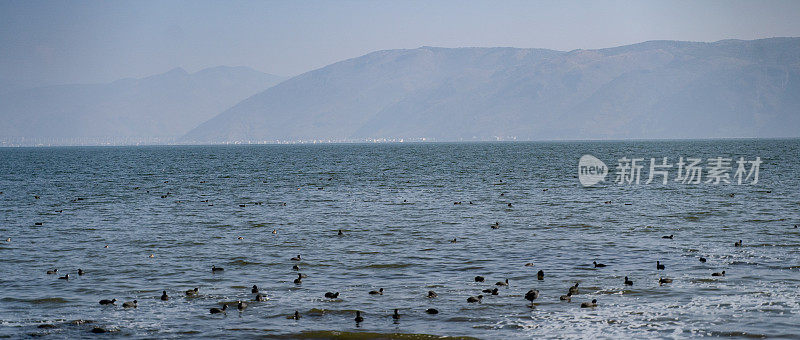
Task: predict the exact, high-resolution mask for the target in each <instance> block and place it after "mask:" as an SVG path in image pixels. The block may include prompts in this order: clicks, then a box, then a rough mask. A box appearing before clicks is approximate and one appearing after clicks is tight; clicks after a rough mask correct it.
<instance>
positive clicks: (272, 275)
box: [0, 140, 800, 338]
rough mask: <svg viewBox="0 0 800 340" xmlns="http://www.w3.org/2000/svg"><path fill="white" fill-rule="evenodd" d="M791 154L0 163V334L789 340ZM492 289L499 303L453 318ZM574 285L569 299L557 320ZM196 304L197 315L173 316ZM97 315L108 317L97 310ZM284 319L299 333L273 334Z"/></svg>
mask: <svg viewBox="0 0 800 340" xmlns="http://www.w3.org/2000/svg"><path fill="white" fill-rule="evenodd" d="M583 154H593V155H595V156H597V157H598V158H600V159H602V160H603V161H605V162H606V163H607V164H608V165H609V166H611V167H612V168H613V167H614V166H615V165H616V160H617V159H619V158H621V157H623V156H626V157H628V158H630V157H634V156H635V157H643V158H645V159H647V162H648V163H647V166H649V158H650V157H656V158H660V157H664V156H668V157H670V161H671V162H673V163H674V161H675V160H677V158H678V157H679V156H683V157H702V158H704V159H707V158H713V157H717V156H722V157H736V158H738V157H739V156H743V157H745V158H746V159H748V160H752V159H754V158H755V157H757V156H758V157H761V159H762V160H763V161H764V163H763V164H762V165H761V169H760V178H759V182H758V184H756V185H735V184H728V185H711V184H698V185H690V184H681V183H675V182H673V181H670V183H669V184H667V185H666V186H665V185H661V184H647V185H645V184H641V185H638V186H622V185H617V184H614V183H608V182H606V183H604V184H601V185H600V186H598V187H592V188H584V187H582V186H581V185H580V184H579V182H578V179H577V178H576V174H577V161H578V159H579V158H580V156H581V155H583ZM798 156H800V141H798V140H763V141H753V140H735V141H731V140H727V141H680V142H666V141H658V142H563V143H452V144H369V145H349V144H341V145H291V146H281V145H269V146H174V147H113V148H110V147H109V148H105V147H96V148H92V147H85V148H84V147H81V148H22V149H0V191H2V194H0V238H2V240H5V239H6V238H7V237H11V242H4V241H0V258H2V261H0V273H2V275H0V287H2V289H0V336H2V337H18V336H22V335H26V334H37V335H43V334H50V335H54V336H58V337H79V336H80V337H83V336H90V335H91V333H89V331H90V330H91V329H92V328H93V327H102V328H105V329H108V330H112V331H113V333H111V335H112V336H131V337H137V338H153V337H157V338H170V337H186V336H191V337H221V336H226V335H235V336H261V337H283V336H286V337H298V336H304V337H318V336H321V337H329V336H333V335H335V334H334V333H330V332H329V331H343V332H356V333H359V332H368V333H366V334H363V335H368V336H371V335H375V334H395V333H409V334H435V335H447V336H472V337H478V338H498V337H503V338H517V337H530V336H548V337H583V336H592V337H594V336H601V337H621V336H633V337H651V336H659V337H685V336H700V335H711V336H748V337H760V336H771V337H794V338H798V337H800V327H797V325H798V324H800V289H798V288H800V229H794V228H793V226H794V225H795V224H800V213H799V211H800V190H798V189H799V188H800V170H798V168H800V161H799V160H798V158H799V157H798ZM647 166H646V167H645V169H644V170H643V176H645V177H644V178H643V179H646V173H647V171H648V169H647ZM734 170H735V169H734ZM612 171H613V169H612ZM672 176H674V174H672ZM612 179H613V174H612V175H610V176H609V180H612ZM544 189H547V190H546V191H545V190H544ZM167 193H169V194H168V195H167ZM731 193H734V194H735V195H734V196H733V197H731V196H730V194H731ZM162 195H167V197H166V198H162ZM34 196H39V199H36V198H35V197H34ZM79 198H80V199H79ZM205 200H208V201H207V202H204V201H205ZM456 201H461V202H463V203H462V204H454V202H456ZM470 201H471V202H472V204H469V202H470ZM606 201H611V202H610V203H605V202H606ZM283 203H285V205H284V204H283ZM508 203H512V207H508V205H507V204H508ZM242 204H243V205H245V206H244V207H241V206H240V205H242ZM495 222H499V224H500V228H499V229H491V228H490V225H491V224H493V223H495ZM36 223H41V224H42V225H40V226H37V225H35V224H36ZM273 229H275V230H276V231H277V233H276V234H273V233H272V230H273ZM339 229H342V230H343V231H344V236H337V230H339ZM670 234H674V235H675V236H674V239H672V240H669V239H662V238H661V236H664V235H670ZM238 237H242V238H243V239H241V240H240V239H238ZM453 238H457V242H456V243H451V242H450V241H449V240H451V239H453ZM740 239H741V240H743V243H744V245H743V246H742V247H734V242H735V241H737V240H740ZM105 245H108V248H104V246H105ZM151 254H152V255H153V257H152V258H151V257H149V256H150V255H151ZM297 254H301V257H302V261H300V262H299V263H297V262H296V261H291V260H290V258H291V257H293V256H296V255H297ZM700 256H704V257H706V258H707V259H708V262H706V263H701V262H699V261H698V257H700ZM594 260H597V261H598V262H602V263H605V264H607V265H608V267H606V268H598V269H595V268H593V267H592V261H594ZM657 260H658V261H661V262H662V263H664V264H665V265H666V270H663V271H657V270H656V266H655V262H656V261H657ZM528 262H532V263H533V264H534V265H533V266H524V264H525V263H528ZM294 264H299V266H300V267H301V270H300V272H301V273H304V274H307V275H308V277H307V278H305V279H303V283H302V284H300V285H295V284H294V283H293V282H292V280H293V279H295V277H296V275H297V273H296V272H295V271H293V270H292V269H291V267H292V265H294ZM212 265H216V266H220V267H224V268H225V271H224V272H222V273H219V274H213V273H212V272H211V266H212ZM52 268H58V269H59V273H58V274H60V275H47V274H46V273H45V272H46V271H47V270H48V269H52ZM78 268H82V269H84V270H85V271H86V273H87V274H86V275H84V276H77V275H76V272H75V271H76V270H77V269H78ZM540 269H541V270H544V272H545V275H546V276H545V279H544V280H543V281H539V280H537V279H536V272H537V271H538V270H540ZM722 270H725V271H726V274H727V275H726V276H725V277H721V278H718V277H712V276H711V273H712V272H718V271H722ZM66 273H69V274H70V278H71V279H70V280H68V281H64V280H59V279H57V277H58V276H61V275H63V274H66ZM476 275H482V276H485V277H486V282H485V283H476V282H474V281H473V277H474V276H476ZM624 276H628V277H629V278H630V279H631V280H633V281H634V285H633V286H632V287H629V286H624V285H623V284H622V282H623V277H624ZM661 276H664V277H669V278H672V279H674V282H673V283H671V284H666V285H662V286H659V284H658V278H659V277H661ZM506 278H508V279H509V281H510V286H509V287H501V288H500V294H499V295H498V296H491V295H489V296H486V297H485V298H484V299H483V302H482V303H480V304H470V303H467V302H466V299H467V297H469V296H473V295H478V294H482V293H481V290H482V289H485V288H489V287H491V286H493V284H494V282H496V281H501V280H504V279H506ZM575 282H580V294H579V295H577V296H575V297H574V298H573V300H572V302H571V303H566V302H562V301H559V299H558V297H559V296H560V295H562V294H565V293H566V291H567V288H568V287H569V286H571V285H572V284H574V283H575ZM254 284H256V285H258V286H259V287H260V288H261V291H262V292H264V293H265V294H266V295H267V296H268V297H269V298H270V300H269V301H267V302H250V303H249V306H248V308H247V309H245V310H244V311H243V312H241V313H240V312H238V311H237V310H236V309H235V308H233V309H232V310H229V311H228V313H227V315H211V314H209V313H208V309H209V308H211V307H219V306H220V303H225V302H228V303H231V302H235V301H236V300H252V298H253V294H251V293H250V287H251V286H252V285H254ZM193 287H199V288H200V295H199V296H198V297H195V298H186V297H184V296H183V295H184V294H183V291H185V290H187V289H190V288H193ZM378 288H384V289H385V294H384V295H382V296H371V295H369V294H367V292H368V291H370V290H374V289H378ZM531 288H536V289H539V290H540V291H541V295H540V297H539V299H538V300H537V301H536V302H537V305H536V306H535V308H530V307H529V304H528V302H527V301H526V300H525V299H524V298H523V296H524V294H525V292H527V291H528V290H529V289H531ZM162 290H167V292H168V294H169V295H171V296H172V299H170V300H169V301H166V302H165V301H161V300H159V296H160V292H161V291H162ZM428 290H434V291H436V292H437V293H438V295H439V297H438V298H435V299H428V298H426V297H425V295H426V293H427V291H428ZM327 291H332V292H337V291H338V292H340V293H341V295H340V299H338V300H335V301H332V300H328V299H325V298H324V297H323V295H324V293H325V292H327ZM110 298H116V299H117V300H119V302H118V303H117V306H116V307H113V306H112V307H106V306H100V305H99V304H98V301H99V300H100V299H110ZM133 299H137V300H138V301H139V307H138V308H137V309H132V310H125V309H123V308H122V307H121V304H122V301H129V300H133ZM592 299H597V300H598V304H599V306H598V307H597V308H580V307H579V305H580V303H581V302H585V301H590V300H592ZM230 307H234V305H231V306H230ZM395 308H398V309H399V310H400V314H401V315H402V316H401V318H400V320H399V321H398V322H394V320H393V319H392V317H391V314H392V311H393V310H394V309H395ZM427 308H437V309H438V310H439V311H440V314H438V315H428V314H425V313H424V311H425V309H427ZM295 310H297V311H299V312H300V313H301V314H302V315H303V317H302V318H301V319H300V320H290V319H287V318H286V317H287V316H288V315H290V314H292V313H294V311H295ZM355 310H360V311H362V312H363V313H364V318H365V321H364V322H363V323H361V324H360V325H356V323H355V322H354V321H353V318H354V311H355ZM73 320H89V321H91V323H82V324H77V325H76V324H73V323H71V322H72V321H73ZM42 324H48V325H52V326H44V327H47V328H39V326H40V325H42ZM344 335H345V336H346V337H355V336H354V333H344ZM418 337H421V335H420V336H418Z"/></svg>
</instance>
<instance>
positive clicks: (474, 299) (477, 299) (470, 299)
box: [467, 295, 483, 303]
mask: <svg viewBox="0 0 800 340" xmlns="http://www.w3.org/2000/svg"><path fill="white" fill-rule="evenodd" d="M482 299H483V295H478V296H470V297H468V298H467V302H469V303H474V302H481V300H482Z"/></svg>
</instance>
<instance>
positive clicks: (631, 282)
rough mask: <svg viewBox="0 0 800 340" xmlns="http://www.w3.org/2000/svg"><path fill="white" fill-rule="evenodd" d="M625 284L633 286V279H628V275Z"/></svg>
mask: <svg viewBox="0 0 800 340" xmlns="http://www.w3.org/2000/svg"><path fill="white" fill-rule="evenodd" d="M625 284H626V285H628V286H633V281H631V280H628V277H627V276H626V277H625Z"/></svg>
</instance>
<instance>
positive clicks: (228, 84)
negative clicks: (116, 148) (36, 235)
mask: <svg viewBox="0 0 800 340" xmlns="http://www.w3.org/2000/svg"><path fill="white" fill-rule="evenodd" d="M284 79H285V78H283V77H279V76H274V75H270V74H265V73H262V72H259V71H256V70H253V69H250V68H247V67H214V68H208V69H204V70H201V71H198V72H196V73H191V74H190V73H188V72H186V71H185V70H183V69H181V68H176V69H173V70H171V71H169V72H166V73H163V74H158V75H154V76H150V77H146V78H141V79H122V80H118V81H115V82H113V83H108V84H88V85H58V86H48V87H40V88H31V89H24V90H9V91H6V92H5V93H0V138H5V139H6V140H7V142H8V141H17V142H18V143H21V144H25V145H27V144H31V143H38V144H48V143H50V144H100V143H118V144H136V143H165V142H167V143H168V142H171V141H173V140H174V139H175V138H177V137H180V136H182V135H183V134H185V133H186V132H187V131H189V130H190V129H191V128H193V127H195V126H197V125H198V124H200V123H202V122H203V121H206V120H208V119H210V118H212V117H213V116H215V115H216V114H219V113H220V112H222V111H224V110H225V109H227V108H229V107H231V106H233V105H234V104H236V103H237V102H239V101H241V100H243V99H245V98H247V97H249V96H251V95H253V94H255V93H258V92H260V91H263V90H264V89H266V88H269V87H270V86H272V85H275V84H277V83H278V82H280V81H282V80H284ZM26 140H27V141H28V142H27V143H26V142H25V141H26Z"/></svg>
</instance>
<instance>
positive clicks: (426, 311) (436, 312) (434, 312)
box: [425, 308, 439, 314]
mask: <svg viewBox="0 0 800 340" xmlns="http://www.w3.org/2000/svg"><path fill="white" fill-rule="evenodd" d="M425 313H428V314H439V310H438V309H436V308H428V309H426V310H425Z"/></svg>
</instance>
